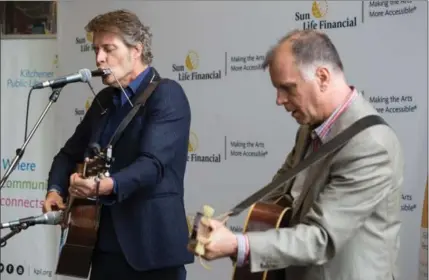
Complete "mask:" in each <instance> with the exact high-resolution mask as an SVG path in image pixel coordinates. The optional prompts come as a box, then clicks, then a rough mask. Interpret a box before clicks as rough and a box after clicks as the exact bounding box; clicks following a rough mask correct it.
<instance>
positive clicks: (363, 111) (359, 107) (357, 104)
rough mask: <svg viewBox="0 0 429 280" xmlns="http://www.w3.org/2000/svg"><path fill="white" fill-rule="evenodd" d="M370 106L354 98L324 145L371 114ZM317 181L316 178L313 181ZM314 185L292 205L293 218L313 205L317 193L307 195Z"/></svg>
mask: <svg viewBox="0 0 429 280" xmlns="http://www.w3.org/2000/svg"><path fill="white" fill-rule="evenodd" d="M372 110H373V109H372V107H371V105H368V103H367V102H366V100H365V99H364V98H363V97H362V96H361V95H358V96H356V99H355V100H354V101H353V102H352V103H351V104H350V106H349V108H348V109H347V110H346V111H344V112H343V113H342V114H341V115H340V116H339V117H338V119H337V120H336V121H335V123H334V124H333V125H332V127H331V129H330V132H329V133H328V135H327V136H326V138H325V140H324V143H326V142H328V141H330V140H332V139H333V138H334V137H336V136H337V135H338V134H340V133H341V132H342V131H343V130H345V129H346V128H347V127H349V126H351V125H352V124H353V123H354V122H355V121H357V120H358V119H360V118H362V117H364V116H366V115H369V114H373V113H374V112H373V111H372ZM327 159H329V157H326V158H325V160H327ZM315 180H317V178H316V179H315ZM314 183H315V184H311V185H306V186H304V188H303V190H302V191H303V193H302V194H301V195H300V196H299V198H298V200H297V201H296V204H295V205H294V209H293V218H299V216H301V215H297V214H298V213H300V212H301V211H302V210H305V209H308V208H309V207H310V206H311V205H310V204H312V203H313V200H314V199H315V197H317V195H318V193H316V194H314V195H308V194H309V193H310V192H311V191H310V190H309V188H311V187H312V186H313V185H317V184H316V183H317V182H314ZM322 189H323V187H322V188H321V189H320V190H318V192H320V191H322Z"/></svg>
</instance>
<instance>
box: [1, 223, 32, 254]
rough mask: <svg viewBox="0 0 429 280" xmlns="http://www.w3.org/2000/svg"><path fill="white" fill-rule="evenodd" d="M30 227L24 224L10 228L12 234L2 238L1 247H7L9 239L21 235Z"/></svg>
mask: <svg viewBox="0 0 429 280" xmlns="http://www.w3.org/2000/svg"><path fill="white" fill-rule="evenodd" d="M28 227H29V225H28V224H27V223H23V224H20V225H16V226H13V227H10V229H11V232H9V233H8V234H6V235H5V236H4V237H1V239H0V247H1V248H3V247H5V246H6V244H7V241H8V240H9V239H11V238H12V237H13V236H15V235H17V234H18V233H20V232H21V231H22V230H24V229H27V228H28Z"/></svg>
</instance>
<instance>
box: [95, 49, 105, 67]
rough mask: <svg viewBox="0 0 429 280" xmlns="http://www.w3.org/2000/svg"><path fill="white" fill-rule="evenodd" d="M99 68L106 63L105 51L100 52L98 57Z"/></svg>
mask: <svg viewBox="0 0 429 280" xmlns="http://www.w3.org/2000/svg"><path fill="white" fill-rule="evenodd" d="M96 62H97V66H99V65H102V64H104V63H106V53H105V52H104V51H99V52H98V53H97V57H96Z"/></svg>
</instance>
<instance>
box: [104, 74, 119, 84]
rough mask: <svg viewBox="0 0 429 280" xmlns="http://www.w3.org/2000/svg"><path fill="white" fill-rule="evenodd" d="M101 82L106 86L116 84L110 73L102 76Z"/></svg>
mask: <svg viewBox="0 0 429 280" xmlns="http://www.w3.org/2000/svg"><path fill="white" fill-rule="evenodd" d="M101 82H102V83H103V84H104V85H106V86H115V84H116V80H115V79H114V78H113V77H112V76H111V75H108V76H106V77H103V78H102V79H101Z"/></svg>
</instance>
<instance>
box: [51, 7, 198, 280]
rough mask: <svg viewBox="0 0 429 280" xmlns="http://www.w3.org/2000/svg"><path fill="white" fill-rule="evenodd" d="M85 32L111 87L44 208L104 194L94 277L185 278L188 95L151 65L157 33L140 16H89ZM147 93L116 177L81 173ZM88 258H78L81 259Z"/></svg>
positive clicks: (60, 158) (54, 178)
mask: <svg viewBox="0 0 429 280" xmlns="http://www.w3.org/2000/svg"><path fill="white" fill-rule="evenodd" d="M86 31H87V32H91V33H93V47H94V53H95V61H96V64H97V67H99V68H101V69H110V71H111V74H108V75H107V76H105V77H103V83H104V84H105V85H106V86H107V87H106V88H104V89H103V90H102V91H101V92H99V93H98V95H97V97H96V100H94V102H93V103H92V105H91V107H90V108H89V110H88V112H87V113H86V115H85V117H84V118H83V120H82V122H81V123H80V124H79V125H78V126H77V128H76V130H75V132H74V133H73V135H72V136H71V138H70V139H69V140H68V141H67V142H66V144H65V146H64V147H63V148H62V149H61V150H60V151H59V153H58V154H57V155H56V156H55V158H54V161H53V163H52V167H51V170H50V173H49V179H48V185H49V187H48V194H47V197H46V201H45V204H44V207H43V210H44V211H45V212H47V211H51V210H52V208H53V207H56V208H60V209H64V203H63V199H65V198H67V197H69V196H74V197H78V198H88V197H94V196H96V195H97V194H98V195H100V202H101V203H102V206H101V207H102V208H101V217H100V226H99V231H98V240H97V244H96V246H95V247H96V248H95V251H94V253H93V256H92V270H91V276H90V279H91V280H125V279H126V280H137V279H138V280H141V279H147V280H151V279H152V280H155V279H156V280H160V279H163V280H184V279H186V269H185V264H189V263H192V262H193V260H194V256H193V255H192V254H191V253H189V252H188V251H187V250H186V244H187V241H188V234H189V231H188V225H187V219H186V214H185V207H184V175H185V170H186V163H187V153H188V139H189V132H190V131H189V130H190V122H191V111H190V106H189V103H188V99H187V97H186V94H185V92H184V90H183V88H182V87H181V86H180V85H179V84H178V83H177V82H176V81H173V80H170V79H161V77H160V75H159V74H158V72H157V71H156V69H155V68H154V67H152V66H151V65H150V64H151V63H152V58H153V55H152V50H151V38H152V34H151V33H150V32H149V28H148V27H147V26H145V25H143V24H142V23H141V22H140V20H139V18H138V17H137V15H135V14H134V13H132V12H129V11H125V10H118V11H112V12H108V13H105V14H102V15H99V16H97V17H95V18H94V19H92V20H91V21H90V22H89V23H88V25H87V26H86ZM155 83H158V84H157V85H156V87H155ZM146 89H154V90H153V92H152V95H150V97H149V98H148V99H147V102H146V105H145V106H143V107H140V109H139V110H138V111H137V114H136V115H135V116H134V118H132V119H131V121H130V122H129V124H128V126H127V127H126V128H125V130H123V133H122V134H120V135H119V136H120V138H115V139H118V140H117V141H116V143H115V144H114V146H113V158H114V159H115V160H114V161H113V163H112V165H111V168H110V170H109V172H110V174H111V176H110V177H106V178H104V179H101V180H100V181H95V180H94V179H93V178H89V179H88V178H82V177H81V175H80V174H78V173H75V172H74V168H75V166H76V164H78V163H81V162H83V161H84V158H85V155H87V154H90V153H91V151H92V149H90V147H89V146H90V145H91V144H92V143H94V142H95V143H97V144H99V146H100V147H101V148H102V149H103V150H105V148H106V147H108V146H109V143H110V139H112V135H115V134H114V133H115V131H116V129H117V128H118V127H120V123H121V122H122V121H123V120H124V119H125V118H126V116H127V114H128V113H129V112H130V111H131V110H132V108H133V107H134V106H136V101H137V100H138V99H139V98H140V97H141V96H142V94H146V93H147V92H146ZM143 96H145V95H143ZM97 186H98V187H99V192H97ZM82 238H83V239H84V238H85V236H82ZM87 238H90V237H87ZM83 257H84V256H76V260H75V262H76V261H78V260H79V258H83ZM71 261H73V260H71Z"/></svg>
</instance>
